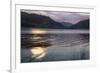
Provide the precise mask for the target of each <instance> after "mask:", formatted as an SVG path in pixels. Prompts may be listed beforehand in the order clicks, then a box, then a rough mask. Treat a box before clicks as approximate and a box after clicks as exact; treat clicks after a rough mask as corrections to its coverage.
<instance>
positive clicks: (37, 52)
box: [31, 47, 47, 60]
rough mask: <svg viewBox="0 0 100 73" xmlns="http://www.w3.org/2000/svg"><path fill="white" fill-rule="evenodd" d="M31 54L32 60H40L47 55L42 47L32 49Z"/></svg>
mask: <svg viewBox="0 0 100 73" xmlns="http://www.w3.org/2000/svg"><path fill="white" fill-rule="evenodd" d="M31 52H32V58H35V59H38V60H40V59H42V58H43V57H45V55H46V54H47V49H46V48H42V47H33V48H32V49H31Z"/></svg>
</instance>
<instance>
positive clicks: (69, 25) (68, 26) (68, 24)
mask: <svg viewBox="0 0 100 73" xmlns="http://www.w3.org/2000/svg"><path fill="white" fill-rule="evenodd" d="M61 24H62V25H63V26H65V27H66V28H67V29H70V28H71V26H72V25H73V24H72V23H68V22H61Z"/></svg>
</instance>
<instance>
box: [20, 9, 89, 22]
mask: <svg viewBox="0 0 100 73" xmlns="http://www.w3.org/2000/svg"><path fill="white" fill-rule="evenodd" d="M21 11H22V12H27V13H29V14H39V15H45V16H49V17H50V18H52V19H53V20H55V21H57V22H69V23H72V24H76V23H78V22H79V21H81V20H85V19H89V13H83V12H63V11H59V12H58V11H42V10H40V11H39V10H38V11H36V10H21Z"/></svg>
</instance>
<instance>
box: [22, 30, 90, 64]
mask: <svg viewBox="0 0 100 73" xmlns="http://www.w3.org/2000/svg"><path fill="white" fill-rule="evenodd" d="M25 31H26V30H25ZM56 31H57V30H56ZM59 32H60V30H59ZM60 33H61V32H60ZM60 33H48V32H47V31H45V30H42V29H32V30H31V33H22V34H21V62H41V61H64V60H82V59H83V60H85V59H89V34H88V33H86V34H78V33H77V34H74V33H72V34H71V33H70V34H69V33H68V34H67V33H61V34H60Z"/></svg>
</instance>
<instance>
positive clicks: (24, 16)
mask: <svg viewBox="0 0 100 73" xmlns="http://www.w3.org/2000/svg"><path fill="white" fill-rule="evenodd" d="M21 27H22V28H23V27H27V28H48V29H89V19H87V20H83V21H80V22H78V23H77V24H71V23H66V22H56V21H54V20H53V19H51V18H50V17H48V16H43V15H37V14H29V13H25V12H21Z"/></svg>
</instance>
